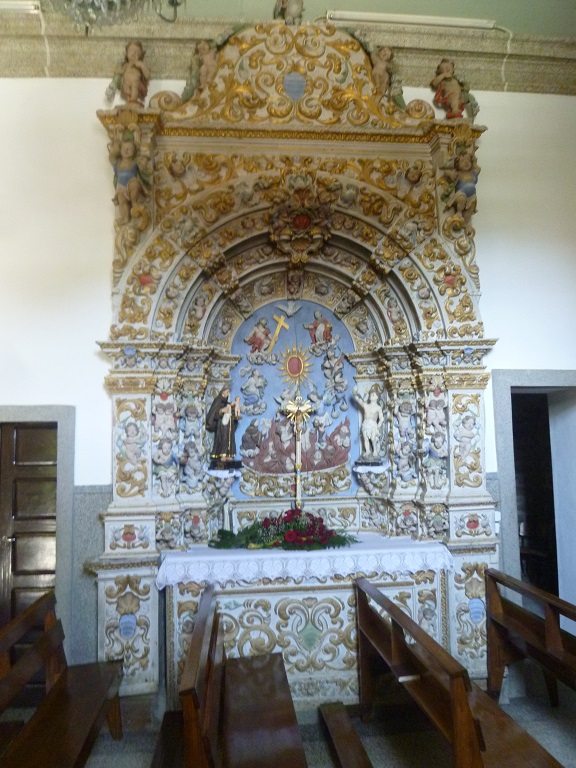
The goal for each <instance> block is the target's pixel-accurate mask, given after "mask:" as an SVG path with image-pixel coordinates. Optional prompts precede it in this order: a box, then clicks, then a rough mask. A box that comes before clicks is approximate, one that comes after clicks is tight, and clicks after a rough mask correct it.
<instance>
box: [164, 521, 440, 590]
mask: <svg viewBox="0 0 576 768" xmlns="http://www.w3.org/2000/svg"><path fill="white" fill-rule="evenodd" d="M453 569H454V563H453V557H452V554H451V553H450V551H449V550H448V548H447V547H446V546H445V545H444V544H441V543H439V542H435V541H413V540H412V539H406V538H387V537H385V536H382V535H380V534H377V533H366V534H359V535H358V542H357V543H355V544H352V545H351V546H349V547H343V548H339V549H317V550H311V551H305V552H298V551H294V550H292V551H286V550H277V549H214V548H213V547H208V546H204V545H198V546H196V547H194V548H193V549H190V550H187V551H169V552H166V553H165V554H164V555H163V557H162V562H161V565H160V569H159V571H158V577H157V579H156V584H157V586H158V589H164V588H165V587H172V586H174V585H176V584H186V583H187V582H196V583H213V584H216V585H217V586H218V587H219V588H220V589H225V588H226V586H232V585H234V586H248V585H250V584H262V583H266V582H271V581H274V580H276V579H290V581H291V582H293V583H295V584H302V583H307V584H309V583H318V584H324V583H326V581H327V580H328V579H333V577H334V576H338V575H342V576H346V575H349V574H366V575H367V576H369V575H370V574H374V573H378V574H380V573H388V574H395V575H396V576H397V577H399V576H402V575H407V574H409V573H415V572H417V571H425V570H433V571H452V570H453Z"/></svg>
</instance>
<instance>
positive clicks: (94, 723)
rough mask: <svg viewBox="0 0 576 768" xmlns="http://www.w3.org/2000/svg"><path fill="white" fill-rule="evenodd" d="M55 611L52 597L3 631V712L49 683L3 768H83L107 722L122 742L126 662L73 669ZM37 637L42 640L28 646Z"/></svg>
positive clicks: (0, 639)
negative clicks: (28, 689) (33, 685)
mask: <svg viewBox="0 0 576 768" xmlns="http://www.w3.org/2000/svg"><path fill="white" fill-rule="evenodd" d="M55 607H56V598H55V595H54V592H53V591H51V592H48V593H46V594H45V595H43V596H42V597H40V598H38V600H36V601H35V602H34V603H32V605H30V606H29V607H28V608H27V609H26V610H24V611H23V612H22V613H21V614H19V615H18V616H16V617H15V618H14V619H12V621H10V622H9V623H8V624H7V625H6V626H4V627H2V629H0V713H3V712H4V711H5V710H7V709H8V708H9V707H10V705H11V704H12V703H13V702H14V700H15V699H16V698H17V696H18V695H19V694H20V693H21V691H22V690H23V689H24V687H25V686H26V685H27V684H28V683H30V681H32V680H33V679H37V678H38V676H39V675H40V676H41V675H42V674H43V675H44V679H45V695H44V696H43V697H42V699H41V701H40V703H39V705H38V707H37V708H36V709H35V710H34V712H33V714H32V716H31V717H30V719H29V720H28V721H27V722H26V723H25V724H23V725H22V727H21V728H20V729H19V730H18V732H17V734H16V735H14V737H13V738H12V739H11V740H10V742H9V743H8V744H7V745H5V750H4V751H3V752H2V755H1V757H0V763H1V765H2V768H47V767H48V766H54V767H55V768H56V766H57V767H58V768H80V767H81V766H83V765H84V764H85V763H86V761H87V760H88V757H89V755H90V751H91V749H92V747H93V745H94V742H95V741H96V738H97V736H98V734H99V732H100V729H101V727H102V724H103V722H104V720H105V719H107V720H108V725H109V727H110V732H111V734H112V736H113V738H115V739H120V738H122V719H121V714H120V701H119V698H118V689H119V686H120V682H121V679H122V663H121V662H95V663H92V664H80V665H77V666H76V665H75V666H68V665H67V663H66V656H65V653H64V647H63V641H64V630H63V629H62V622H61V621H60V620H59V619H57V618H56V614H55ZM31 632H34V634H35V636H36V639H35V641H34V642H33V643H31V644H28V642H27V638H30V636H31Z"/></svg>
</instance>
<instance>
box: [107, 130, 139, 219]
mask: <svg viewBox="0 0 576 768" xmlns="http://www.w3.org/2000/svg"><path fill="white" fill-rule="evenodd" d="M109 159H110V162H111V163H112V167H113V168H114V187H115V190H116V194H115V196H114V198H113V202H114V204H115V205H117V206H118V211H119V221H120V224H129V223H130V221H131V219H132V216H133V215H134V209H135V207H136V206H137V205H138V204H139V203H140V202H141V201H142V199H143V198H145V197H146V196H147V192H146V188H145V185H147V184H148V183H149V182H148V177H147V174H146V171H145V166H146V163H145V160H144V159H143V158H141V157H139V155H138V147H137V145H136V142H135V140H134V136H133V135H132V134H131V133H125V134H124V135H123V136H122V138H121V139H119V140H117V141H114V142H112V144H111V145H110V152H109Z"/></svg>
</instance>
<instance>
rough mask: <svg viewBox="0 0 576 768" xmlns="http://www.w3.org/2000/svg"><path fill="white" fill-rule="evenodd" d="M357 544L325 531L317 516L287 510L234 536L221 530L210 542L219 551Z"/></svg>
mask: <svg viewBox="0 0 576 768" xmlns="http://www.w3.org/2000/svg"><path fill="white" fill-rule="evenodd" d="M355 541H357V539H355V538H354V537H353V536H350V535H349V534H347V533H342V532H341V531H335V530H332V529H331V528H326V526H325V525H324V520H323V519H322V518H321V517H320V516H318V515H312V514H310V512H303V511H302V510H301V509H297V508H296V509H288V510H286V512H283V513H282V514H280V515H278V516H277V517H265V518H264V519H263V520H256V522H254V523H252V525H249V526H248V527H247V528H244V529H243V530H241V531H239V532H238V533H236V534H234V533H232V531H225V530H220V531H218V536H217V538H216V539H214V540H212V541H211V542H210V546H211V547H216V548H217V549H235V548H238V547H239V548H248V549H267V548H274V547H276V548H279V549H329V548H332V547H346V546H348V545H350V544H352V543H354V542H355Z"/></svg>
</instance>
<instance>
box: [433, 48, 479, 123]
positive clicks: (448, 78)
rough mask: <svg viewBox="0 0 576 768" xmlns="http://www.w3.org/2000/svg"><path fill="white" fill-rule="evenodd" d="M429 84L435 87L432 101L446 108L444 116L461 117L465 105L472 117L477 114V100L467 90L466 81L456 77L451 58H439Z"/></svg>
mask: <svg viewBox="0 0 576 768" xmlns="http://www.w3.org/2000/svg"><path fill="white" fill-rule="evenodd" d="M430 86H431V87H432V88H435V89H436V93H435V95H434V103H435V104H437V105H438V106H441V107H443V108H444V109H445V110H446V117H448V118H452V117H463V115H464V108H465V107H466V106H467V107H468V109H469V111H470V114H471V116H472V117H473V118H474V117H476V115H477V114H478V111H479V108H478V102H477V101H476V99H475V98H474V97H473V96H472V94H471V93H470V91H469V90H468V85H467V83H466V82H465V81H464V80H460V79H459V78H457V77H456V75H455V73H454V62H453V61H452V60H451V59H442V60H441V62H440V64H438V66H437V67H436V75H435V77H434V78H433V79H432V81H431V83H430Z"/></svg>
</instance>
